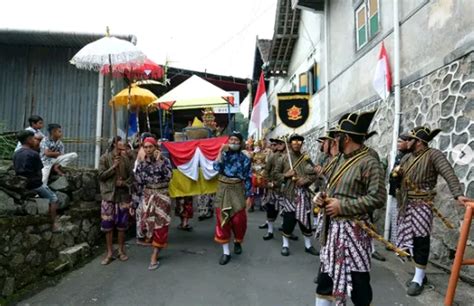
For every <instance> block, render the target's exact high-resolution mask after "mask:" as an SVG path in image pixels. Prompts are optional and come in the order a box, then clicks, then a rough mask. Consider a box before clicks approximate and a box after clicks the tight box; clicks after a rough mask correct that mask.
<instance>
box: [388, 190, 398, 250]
mask: <svg viewBox="0 0 474 306" xmlns="http://www.w3.org/2000/svg"><path fill="white" fill-rule="evenodd" d="M389 198H390V242H392V243H397V235H398V233H397V219H398V204H397V198H396V197H393V196H389Z"/></svg>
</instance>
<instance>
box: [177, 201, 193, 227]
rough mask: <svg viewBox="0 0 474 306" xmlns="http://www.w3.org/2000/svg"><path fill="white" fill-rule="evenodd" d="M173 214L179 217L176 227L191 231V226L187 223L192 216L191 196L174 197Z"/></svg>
mask: <svg viewBox="0 0 474 306" xmlns="http://www.w3.org/2000/svg"><path fill="white" fill-rule="evenodd" d="M175 214H176V216H178V217H179V218H180V219H181V223H180V224H179V225H178V229H180V230H183V231H188V232H190V231H192V230H193V227H192V226H191V225H189V220H190V219H192V218H193V215H194V211H193V197H178V198H176V207H175Z"/></svg>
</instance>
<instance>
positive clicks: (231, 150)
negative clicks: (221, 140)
mask: <svg viewBox="0 0 474 306" xmlns="http://www.w3.org/2000/svg"><path fill="white" fill-rule="evenodd" d="M242 146H243V137H242V134H240V133H239V132H233V133H232V134H231V135H230V137H229V140H228V143H227V144H224V145H223V146H222V148H221V150H220V152H219V155H218V156H217V159H216V161H215V162H214V170H216V171H218V172H219V183H218V187H217V193H216V199H215V206H216V232H215V237H214V240H215V241H216V242H217V243H220V244H222V248H223V254H222V256H221V259H220V260H219V264H221V265H225V264H227V263H228V262H229V261H230V250H229V241H230V238H231V231H232V232H233V233H234V253H235V254H241V253H242V245H241V243H242V241H243V240H244V236H245V232H246V230H247V213H246V210H245V208H246V207H247V208H248V207H250V205H251V200H250V196H251V188H252V183H251V177H252V170H251V167H250V164H251V163H250V158H249V157H247V156H246V155H245V154H244V153H242Z"/></svg>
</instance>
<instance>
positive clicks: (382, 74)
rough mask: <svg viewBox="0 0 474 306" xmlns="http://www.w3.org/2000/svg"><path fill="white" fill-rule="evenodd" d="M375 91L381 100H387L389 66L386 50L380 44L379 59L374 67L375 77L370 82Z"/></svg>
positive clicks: (388, 93) (389, 85) (390, 82)
mask: <svg viewBox="0 0 474 306" xmlns="http://www.w3.org/2000/svg"><path fill="white" fill-rule="evenodd" d="M372 85H373V86H374V89H375V91H376V92H377V94H378V95H379V96H380V98H382V99H384V100H385V99H387V98H388V97H389V96H390V89H391V88H392V75H391V73H390V64H389V61H388V56H387V50H385V46H384V44H383V42H382V47H381V48H380V53H379V59H378V61H377V67H375V75H374V79H373V81H372Z"/></svg>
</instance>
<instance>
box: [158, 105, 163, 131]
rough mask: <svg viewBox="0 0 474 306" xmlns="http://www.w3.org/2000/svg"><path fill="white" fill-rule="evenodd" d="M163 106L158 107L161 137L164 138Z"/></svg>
mask: <svg viewBox="0 0 474 306" xmlns="http://www.w3.org/2000/svg"><path fill="white" fill-rule="evenodd" d="M161 114H162V113H161V107H158V119H159V120H158V121H159V123H160V139H161V138H163V118H162V116H161Z"/></svg>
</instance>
